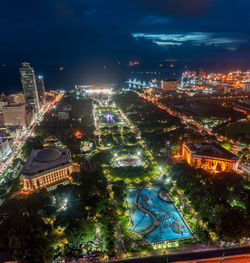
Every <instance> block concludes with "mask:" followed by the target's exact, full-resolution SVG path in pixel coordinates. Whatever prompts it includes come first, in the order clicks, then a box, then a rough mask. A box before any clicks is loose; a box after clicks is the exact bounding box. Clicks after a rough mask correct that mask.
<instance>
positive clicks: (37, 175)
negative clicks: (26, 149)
mask: <svg viewBox="0 0 250 263" xmlns="http://www.w3.org/2000/svg"><path fill="white" fill-rule="evenodd" d="M73 171H74V167H73V164H72V159H71V153H70V151H69V149H67V148H45V149H42V150H33V151H32V152H31V154H30V156H29V158H28V161H27V162H26V163H25V165H24V167H23V170H22V179H23V190H24V191H28V192H29V191H32V190H39V189H41V188H47V189H48V190H52V189H54V188H56V186H57V185H59V184H65V183H69V182H71V181H72V177H71V174H72V172H73Z"/></svg>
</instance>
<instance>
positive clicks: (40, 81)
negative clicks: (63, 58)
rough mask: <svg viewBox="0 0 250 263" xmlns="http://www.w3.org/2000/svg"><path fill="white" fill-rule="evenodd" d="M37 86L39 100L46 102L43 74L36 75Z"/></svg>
mask: <svg viewBox="0 0 250 263" xmlns="http://www.w3.org/2000/svg"><path fill="white" fill-rule="evenodd" d="M36 87H37V92H38V98H39V101H40V102H41V103H42V104H44V102H45V89H44V81H43V76H41V75H38V76H36Z"/></svg>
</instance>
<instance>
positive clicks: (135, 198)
mask: <svg viewBox="0 0 250 263" xmlns="http://www.w3.org/2000/svg"><path fill="white" fill-rule="evenodd" d="M142 188H143V187H139V188H138V189H137V192H136V194H135V197H134V205H135V206H136V207H137V208H138V209H139V210H141V211H142V212H144V213H146V214H148V215H149V216H150V217H151V218H152V219H153V221H154V223H153V224H152V226H150V227H149V228H147V229H146V230H144V231H141V232H142V234H143V235H144V236H145V235H147V234H148V233H150V232H152V231H153V230H154V229H155V228H156V227H157V226H159V224H160V222H159V221H158V220H157V219H156V217H155V215H154V214H153V213H151V212H150V211H148V210H147V209H145V208H144V207H142V205H141V204H139V203H138V202H137V201H138V197H139V194H140V192H141V190H142Z"/></svg>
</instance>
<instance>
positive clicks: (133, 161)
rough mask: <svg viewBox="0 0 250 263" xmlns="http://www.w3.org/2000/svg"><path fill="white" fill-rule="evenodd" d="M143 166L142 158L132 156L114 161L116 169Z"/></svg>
mask: <svg viewBox="0 0 250 263" xmlns="http://www.w3.org/2000/svg"><path fill="white" fill-rule="evenodd" d="M143 164H144V163H143V161H142V160H141V158H140V157H138V156H137V155H131V154H128V155H125V156H121V157H118V158H116V159H115V160H114V161H113V166H114V167H127V166H133V167H137V166H142V165H143Z"/></svg>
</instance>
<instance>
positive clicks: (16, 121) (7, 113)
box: [3, 104, 28, 128]
mask: <svg viewBox="0 0 250 263" xmlns="http://www.w3.org/2000/svg"><path fill="white" fill-rule="evenodd" d="M3 118H4V124H5V125H6V126H20V127H22V128H27V126H28V120H27V116H26V109H25V104H9V105H7V106H4V107H3Z"/></svg>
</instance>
